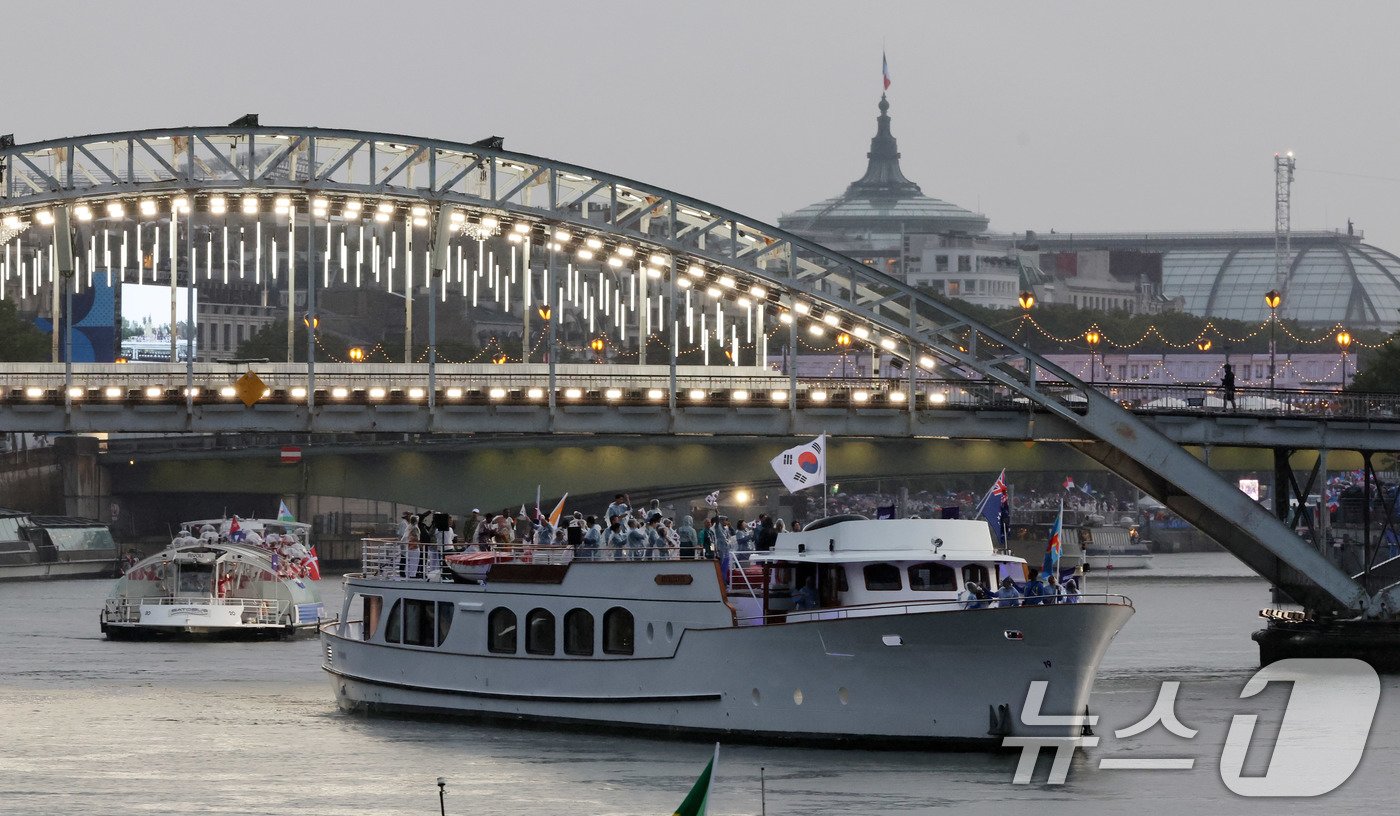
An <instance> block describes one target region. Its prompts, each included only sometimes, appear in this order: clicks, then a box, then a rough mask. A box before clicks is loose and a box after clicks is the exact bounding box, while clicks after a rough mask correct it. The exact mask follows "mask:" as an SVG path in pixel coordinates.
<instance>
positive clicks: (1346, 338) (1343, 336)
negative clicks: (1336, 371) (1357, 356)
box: [1337, 329, 1351, 390]
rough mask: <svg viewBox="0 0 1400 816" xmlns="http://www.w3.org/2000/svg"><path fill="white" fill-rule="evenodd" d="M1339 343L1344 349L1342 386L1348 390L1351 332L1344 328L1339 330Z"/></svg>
mask: <svg viewBox="0 0 1400 816" xmlns="http://www.w3.org/2000/svg"><path fill="white" fill-rule="evenodd" d="M1337 345H1338V346H1340V347H1341V349H1342V381H1341V388H1342V390H1346V387H1347V349H1349V348H1351V332H1349V331H1347V330H1346V329H1342V330H1341V331H1339V332H1337Z"/></svg>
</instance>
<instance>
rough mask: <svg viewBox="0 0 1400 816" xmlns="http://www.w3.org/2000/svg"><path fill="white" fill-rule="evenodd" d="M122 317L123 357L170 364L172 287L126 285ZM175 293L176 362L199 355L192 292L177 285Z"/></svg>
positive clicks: (130, 360)
mask: <svg viewBox="0 0 1400 816" xmlns="http://www.w3.org/2000/svg"><path fill="white" fill-rule="evenodd" d="M121 287H122V315H121V328H120V331H121V337H122V343H121V349H122V356H123V357H125V358H126V359H127V360H128V361H129V362H133V363H137V362H160V363H168V362H170V335H171V325H170V298H171V288H170V287H169V286H159V285H151V284H138V283H123V284H122V285H121ZM174 293H175V295H174V296H175V328H174V331H175V335H176V340H177V360H176V361H177V362H183V361H184V360H186V359H188V356H189V355H190V354H194V353H197V351H198V350H197V349H196V348H195V341H194V337H195V326H194V323H193V321H191V320H190V314H189V306H190V292H189V289H188V288H187V287H184V286H177V287H175V289H174ZM198 297H199V293H198V292H197V291H196V292H195V298H196V300H195V302H194V306H195V313H196V314H198V312H199V302H198Z"/></svg>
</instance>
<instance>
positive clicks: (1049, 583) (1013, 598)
mask: <svg viewBox="0 0 1400 816" xmlns="http://www.w3.org/2000/svg"><path fill="white" fill-rule="evenodd" d="M958 600H959V601H962V604H963V608H964V609H992V608H997V607H1008V606H1040V605H1042V604H1044V605H1049V604H1058V603H1079V581H1078V580H1077V579H1075V578H1066V579H1065V581H1064V583H1063V584H1061V583H1060V580H1059V579H1058V578H1056V577H1055V576H1054V575H1050V576H1048V577H1047V578H1046V579H1045V580H1044V581H1042V580H1040V578H1039V577H1036V576H1031V578H1030V579H1029V580H1027V581H1026V582H1024V583H1021V584H1017V583H1016V582H1015V581H1013V580H1012V579H1011V578H1003V579H1001V585H1000V586H998V587H997V588H995V589H990V588H988V587H984V586H982V585H981V584H979V583H977V582H976V581H968V582H967V584H966V585H965V586H964V589H963V591H962V592H960V593H958Z"/></svg>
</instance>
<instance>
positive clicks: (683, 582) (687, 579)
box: [656, 572, 695, 586]
mask: <svg viewBox="0 0 1400 816" xmlns="http://www.w3.org/2000/svg"><path fill="white" fill-rule="evenodd" d="M693 583H695V576H693V575H686V574H685V573H676V572H668V573H662V574H661V575H658V576H656V585H657V586H690V585H691V584H693Z"/></svg>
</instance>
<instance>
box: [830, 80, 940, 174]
mask: <svg viewBox="0 0 1400 816" xmlns="http://www.w3.org/2000/svg"><path fill="white" fill-rule="evenodd" d="M889 110H890V103H889V100H888V99H886V98H885V95H884V94H880V116H879V118H878V119H876V120H875V123H876V124H875V138H873V139H871V140H870V152H869V153H867V154H865V155H866V156H867V157H868V158H869V159H870V163H869V164H868V165H867V166H866V168H865V175H864V176H861V177H860V179H859V180H857V181H854V182H852V183H851V186H850V187H849V188H847V190H846V195H847V196H851V195H859V196H864V197H869V198H898V197H900V196H906V195H909V194H911V193H914V194H919V193H922V192H923V191H922V190H920V189H919V185H917V184H915V183H914V182H912V181H910V180H909V179H907V178H905V177H904V173H903V172H902V171H901V170H900V169H899V146H898V144H897V143H896V142H895V139H894V136H893V134H891V133H890V114H889Z"/></svg>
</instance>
